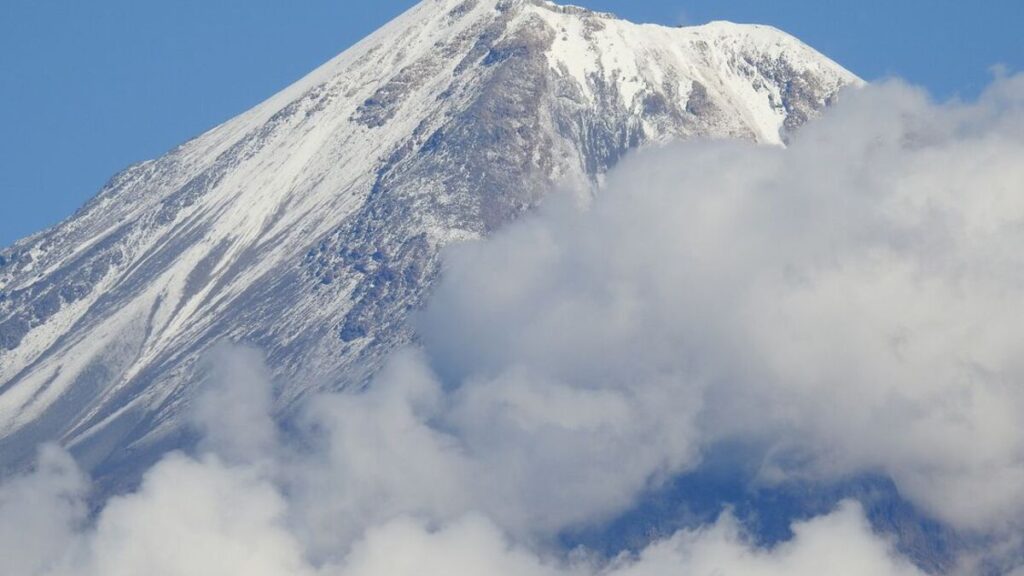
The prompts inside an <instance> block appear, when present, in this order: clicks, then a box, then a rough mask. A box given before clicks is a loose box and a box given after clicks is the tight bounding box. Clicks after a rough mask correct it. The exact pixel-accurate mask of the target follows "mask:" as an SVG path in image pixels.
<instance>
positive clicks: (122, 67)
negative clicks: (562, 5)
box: [0, 0, 1024, 245]
mask: <svg viewBox="0 0 1024 576" xmlns="http://www.w3.org/2000/svg"><path fill="white" fill-rule="evenodd" d="M576 3H578V4H583V5H585V6H587V7H590V8H594V9H600V10H608V11H612V12H616V13H617V14H619V15H620V16H623V17H626V18H629V19H631V20H638V21H647V22H660V23H665V24H679V23H702V22H705V21H708V20H713V19H727V20H734V21H741V22H761V23H767V24H773V25H776V26H778V27H780V28H783V29H784V30H787V31H788V32H791V33H793V34H795V35H796V36H798V37H800V38H801V39H803V40H804V41H806V42H808V43H809V44H811V45H812V46H815V47H816V48H818V49H819V50H821V51H822V52H824V53H826V54H828V55H829V56H831V57H832V58H834V59H836V60H837V61H839V62H840V63H842V64H844V65H845V66H847V67H848V68H850V69H851V70H853V71H854V72H856V73H858V74H860V75H862V76H864V77H865V78H868V79H875V78H880V77H885V76H893V75H897V76H902V77H904V78H907V79H909V80H910V81H912V82H915V83H918V84H922V85H924V86H927V87H928V88H929V89H931V90H932V92H933V93H935V94H936V95H937V96H938V97H939V98H942V99H946V98H951V97H955V96H958V95H959V96H964V97H970V96H972V95H974V94H976V93H977V92H978V91H979V90H980V89H981V88H982V87H984V85H985V84H986V82H987V80H988V78H989V69H990V67H991V66H993V65H996V64H1003V65H1006V66H1007V67H1009V68H1010V69H1011V70H1024V34H1022V29H1024V2H1022V1H1021V0H984V1H981V2H964V1H953V0H897V1H893V0H857V1H853V0H848V1H838V0H784V1H781V2H766V1H765V0H576ZM412 4H414V1H413V0H374V1H373V2H356V1H354V0H303V1H302V2H294V1H292V0H287V1H286V0H217V1H210V0H175V1H174V2H169V1H158V0H90V1H89V2H70V1H67V0H2V2H0V78H2V82H3V84H2V85H0V88H2V89H0V127H2V129H0V159H2V160H0V245H7V244H9V243H11V242H13V241H14V240H15V239H17V238H19V237H22V236H24V235H27V234H29V233H32V232H35V231H37V230H40V229H42V228H44V227H46V226H48V225H51V224H54V223H56V222H57V221H59V220H60V219H61V218H63V217H65V216H67V215H69V214H70V213H71V212H73V211H74V210H75V209H76V208H77V207H78V206H80V205H81V204H82V203H83V202H84V201H85V200H87V199H88V198H89V197H91V196H92V195H93V194H95V192H96V191H97V190H98V189H99V188H100V187H101V186H102V185H103V183H104V182H105V181H106V180H107V178H109V177H110V176H111V175H112V174H114V173H115V172H117V171H118V170H120V169H122V168H124V167H126V166H127V165H129V164H131V163H133V162H137V161H140V160H144V159H147V158H152V157H155V156H159V155H160V154H162V153H163V152H165V151H166V150H168V149H169V148H171V147H173V146H175V145H176V144H179V143H181V142H182V141H184V140H186V139H188V138H191V137H193V136H195V135H197V134H199V133H201V132H202V131H204V130H206V129H207V128H210V127H212V126H214V125H216V124H218V123H220V122H222V121H224V120H226V119H228V118H230V117H231V116H233V115H235V114H237V113H239V112H242V111H244V110H246V109H248V108H249V107H251V106H252V105H254V104H256V103H258V102H259V101H261V100H263V99H264V98H266V97H267V96H270V95H271V94H273V93H274V92H276V91H277V90H278V89H280V88H282V87H284V86H286V85H287V84H288V83H290V82H291V81H293V80H295V79H297V78H298V77H300V76H302V75H303V74H304V73H305V72H308V71H309V70H311V69H313V68H314V67H316V66H317V65H318V64H320V63H322V62H323V61H325V60H327V59H328V58H330V57H331V56H333V55H335V54H336V53H338V52H340V51H342V50H343V49H344V48H346V47H347V46H349V45H351V44H352V43H353V42H355V41H357V40H358V39H359V38H361V37H363V36H365V35H366V34H367V33H369V32H371V31H372V30H373V29H375V28H377V27H378V26H380V25H381V24H383V23H385V22H387V21H388V20H390V19H391V18H392V17H393V16H395V15H397V14H398V13H400V12H401V11H403V10H404V9H406V8H408V7H409V6H411V5H412ZM297 5H299V6H301V9H297V8H296V6H297Z"/></svg>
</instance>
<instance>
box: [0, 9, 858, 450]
mask: <svg viewBox="0 0 1024 576" xmlns="http://www.w3.org/2000/svg"><path fill="white" fill-rule="evenodd" d="M859 82H860V81H859V80H858V79H857V78H856V77H855V76H853V75H852V74H850V73H849V72H847V71H845V70H844V69H842V68H841V67H840V66H838V65H836V64H835V63H833V62H832V61H830V60H828V59H827V58H825V57H824V56H822V55H821V54H819V53H817V52H815V51H814V50H812V49H811V48H809V47H807V46H806V45H804V44H803V43H801V42H799V41H798V40H796V39H794V38H792V37H791V36H789V35H787V34H785V33H782V32H780V31H778V30H775V29H772V28H769V27H764V26H746V25H736V24H730V23H725V22H715V23H711V24H707V25H705V26H697V27H687V28H670V27H663V26H655V25H640V24H633V23H630V22H626V21H623V20H619V19H617V18H615V17H613V16H612V15H609V14H603V13H597V12H591V11H589V10H586V9H584V8H579V7H573V6H561V5H557V4H554V3H551V2H547V1H543V0H426V1H424V2H422V3H420V4H418V5H417V6H415V7H413V8H412V9H410V10H409V11H408V12H406V13H405V14H403V15H402V16H400V17H399V18H397V19H396V20H395V21H393V22H392V23H390V24H388V25H387V26H385V27H384V28H382V29H381V30H379V31H377V32H376V33H374V34H372V35H371V36H369V37H368V38H366V39H365V40H363V41H362V42H360V43H358V44H357V45H355V46H353V47H352V48H350V49H349V50H347V51H345V52H344V53H342V54H341V55H339V56H338V57H336V58H335V59H333V60H331V61H330V62H328V63H327V64H325V65H324V66H322V67H321V68H319V69H317V70H316V71H314V72H312V73H311V74H310V75H308V76H307V77H305V78H303V79H301V80H300V81H298V82H296V83H295V84H294V85H292V86H290V87H288V88H286V89H285V90H283V91H282V92H280V93H279V94H277V95H275V96H273V97H271V98H270V99H268V100H267V101H266V102H264V103H263V104H261V105H259V106H257V107H255V108H254V109H252V110H250V111H248V112H246V113H244V114H241V115H240V116H238V117H237V118H235V119H233V120H230V121H228V122H226V123H225V124H223V125H221V126H219V127H216V128H214V129H212V130H210V131H209V132H207V133H206V134H203V135H201V136H199V137H197V138H195V139H194V140H192V141H190V142H188V143H186V144H184V145H182V146H180V147H178V148H176V149H174V150H172V151H171V152H169V153H168V154H167V155H165V156H164V157H162V158H160V159H157V160H153V161H149V162H144V163H141V164H139V165H136V166H133V167H131V168H129V169H127V170H125V171H124V172H122V173H121V174H119V175H117V176H115V177H114V178H113V179H112V180H111V181H110V183H109V184H108V185H107V186H106V187H105V188H104V189H103V190H102V191H101V192H100V193H99V194H98V195H97V196H96V198H95V199H93V200H92V201H90V202H89V203H88V204H87V205H86V206H84V207H83V208H82V209H81V210H80V211H79V212H78V213H76V214H75V215H74V216H73V217H71V218H69V219H68V220H66V221H65V222H63V223H62V224H60V225H58V226H56V227H54V228H53V229H50V230H48V231H45V232H42V233H40V234H37V235H34V236H32V237H30V238H27V239H25V240H23V241H21V242H18V243H16V244H15V245H14V246H12V247H10V248H8V249H5V250H2V251H0V438H2V440H0V464H4V463H6V464H12V463H17V462H19V461H21V459H22V458H24V457H26V456H27V455H29V454H30V453H31V451H32V449H34V445H35V443H37V442H39V441H42V440H60V441H62V442H64V443H65V444H67V445H69V446H71V447H72V448H74V449H75V450H76V452H77V454H78V455H79V457H80V458H82V459H83V461H84V462H86V464H88V465H91V466H94V467H97V468H98V469H100V470H102V469H104V468H105V467H107V468H109V467H115V466H119V465H122V464H124V463H125V462H126V461H129V460H130V459H131V458H133V457H134V454H135V452H134V451H137V450H150V449H156V447H159V446H165V445H173V444H174V443H176V442H179V441H180V436H179V434H180V422H179V415H180V414H181V412H182V408H183V407H184V406H185V405H187V404H188V402H189V401H190V398H191V394H192V390H193V386H194V381H195V379H194V378H193V373H194V369H195V365H196V361H197V359H198V358H199V357H200V356H201V355H202V353H203V352H204V351H205V350H207V349H208V348H209V347H210V346H212V345H213V344H215V343H216V342H218V341H220V340H224V339H230V340H236V341H245V342H250V343H253V344H255V345H258V346H260V347H262V348H263V349H264V350H266V351H267V353H268V355H269V360H270V363H271V365H272V366H273V368H274V370H275V372H276V375H277V376H278V377H279V378H280V380H281V382H282V383H283V385H282V391H281V398H280V402H281V405H282V407H283V406H286V405H288V404H289V403H290V402H293V401H294V400H295V399H297V398H299V397H300V396H302V395H303V394H305V393H307V392H308V391H309V390H310V389H312V388H314V387H316V386H334V387H343V386H346V385H349V384H352V383H361V382H363V381H364V379H365V377H366V376H367V375H368V374H370V373H372V372H373V371H374V370H375V369H376V367H377V366H378V365H379V363H380V361H381V359H382V358H383V357H384V356H385V355H386V354H387V353H388V352H389V351H391V350H393V349H394V348H396V347H397V346H400V345H403V344H405V343H407V342H408V341H409V339H410V336H411V334H410V330H409V328H408V327H407V326H406V323H405V319H406V317H407V315H408V313H409V311H410V310H414V309H415V308H416V307H417V306H419V305H420V303H421V302H422V300H423V298H424V296H425V295H426V294H427V293H428V291H429V288H430V286H431V284H432V282H433V281H434V279H435V277H436V275H437V273H438V270H439V266H438V253H439V250H440V249H441V248H442V247H444V246H445V245H447V244H450V243H451V242H453V241H458V240H460V239H467V238H474V237H479V236H481V235H485V234H487V233H489V232H490V231H492V230H494V229H496V228H498V227H500V226H502V225H503V224H505V223H507V222H509V221H510V220H512V219H514V218H516V217H517V216H519V215H520V214H522V213H523V212H525V211H527V210H529V209H530V208H531V207H533V206H535V205H536V204H537V203H538V202H539V201H540V200H541V199H542V197H543V196H544V195H545V194H546V193H547V192H548V191H549V190H552V189H553V188H555V187H556V185H558V184H559V183H561V182H566V181H568V182H574V183H577V184H580V183H584V184H585V183H594V182H597V181H598V180H599V178H600V176H601V174H603V173H604V172H605V171H606V170H608V168H610V167H611V166H613V165H614V164H615V163H616V162H617V161H618V159H619V158H620V157H621V156H622V155H623V154H625V153H626V152H628V151H629V150H632V149H635V148H638V147H641V146H644V145H649V144H652V143H658V142H665V141H669V140H673V139H683V138H696V137H705V138H745V139H750V140H754V141H758V142H762V143H766V144H782V143H784V142H785V140H786V138H787V136H788V134H790V133H791V132H792V131H793V130H795V129H797V128H798V127H799V126H800V125H801V124H803V123H804V122H805V121H806V120H807V119H808V118H810V117H811V116H813V115H814V114H816V113H818V112H819V111H820V110H821V109H822V108H824V107H826V106H827V105H828V104H829V103H830V102H831V101H832V99H833V98H835V96H836V95H837V93H838V92H839V90H840V89H841V88H842V87H844V86H847V85H851V84H857V83H859Z"/></svg>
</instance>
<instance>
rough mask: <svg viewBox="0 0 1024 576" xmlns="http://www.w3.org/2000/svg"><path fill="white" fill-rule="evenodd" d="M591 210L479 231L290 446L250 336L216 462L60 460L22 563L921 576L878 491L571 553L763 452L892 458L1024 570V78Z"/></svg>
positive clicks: (904, 98)
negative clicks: (130, 465) (712, 461)
mask: <svg viewBox="0 0 1024 576" xmlns="http://www.w3.org/2000/svg"><path fill="white" fill-rule="evenodd" d="M580 204H581V203H580V202H576V201H573V200H571V199H568V198H563V199H561V200H556V201H553V202H551V203H550V204H549V205H548V206H546V207H544V209H543V210H541V212H540V213H539V214H537V215H535V216H533V217H530V218H528V219H526V220H524V221H522V222H520V223H518V224H516V225H514V226H512V227H510V228H509V229H507V230H505V231H503V232H501V233H500V234H498V235H497V236H495V237H493V238H491V239H489V240H487V241H483V242H480V243H474V244H467V245H462V246H459V247H456V248H454V249H453V250H451V251H450V252H449V253H448V254H447V256H446V269H445V272H444V280H443V282H442V283H441V285H440V287H439V288H438V290H437V292H436V294H435V297H434V298H433V299H432V302H431V304H430V306H429V307H428V309H427V310H425V311H424V312H423V313H422V314H421V316H420V317H419V318H418V322H417V327H418V330H419V333H420V335H421V342H422V344H421V345H420V346H419V347H417V348H415V349H410V350H406V351H403V352H401V353H399V354H396V355H395V357H394V358H392V360H391V361H390V362H389V363H388V365H387V366H386V367H385V369H384V370H383V371H382V372H381V373H380V374H379V375H378V376H377V377H376V378H375V380H374V382H373V383H372V384H371V386H369V387H368V389H367V390H365V391H361V392H353V393H341V394H332V395H325V396H322V397H318V398H315V399H313V400H311V401H310V402H309V403H308V406H306V407H305V409H304V410H303V411H302V414H301V416H300V417H299V418H298V419H297V421H296V422H295V423H293V425H292V426H291V427H290V428H289V433H288V434H287V435H285V434H282V432H281V431H280V430H279V429H278V427H277V425H276V424H275V422H274V420H273V418H272V416H271V410H272V406H273V392H272V391H273V385H272V382H271V378H270V376H269V374H268V371H267V370H266V369H265V368H264V367H263V365H262V362H261V359H260V357H259V354H258V353H257V352H256V351H253V350H248V349H244V348H223V349H220V350H217V351H215V352H214V353H213V354H212V355H211V357H210V359H209V369H208V370H207V371H206V374H207V375H208V380H209V382H208V386H207V392H206V393H205V394H203V395H201V397H200V399H199V400H198V401H197V403H196V407H195V411H194V412H195V416H194V418H193V425H194V427H195V428H196V429H197V430H198V431H199V432H200V433H201V434H202V437H203V441H202V442H200V444H199V448H198V449H197V451H196V453H195V454H193V455H184V454H172V455H169V456H167V457H166V458H165V459H164V460H163V461H161V462H160V463H158V464H157V465H156V466H154V467H153V468H152V469H151V470H150V471H149V472H148V473H147V475H146V476H145V479H144V481H143V483H142V485H141V487H140V488H139V489H138V490H137V491H136V492H134V493H132V494H127V495H123V496H118V497H114V498H111V499H110V500H109V501H107V502H106V503H105V504H104V505H103V507H102V508H101V510H99V511H98V512H97V513H96V514H95V515H94V516H90V515H88V514H87V510H86V505H85V502H86V500H87V498H88V496H89V489H90V488H89V484H88V481H87V480H86V479H85V478H84V476H83V475H82V473H81V472H79V471H78V470H77V468H76V467H75V465H74V463H73V461H72V460H71V459H70V457H69V456H68V455H67V454H65V453H64V452H62V451H61V450H59V449H57V448H53V447H46V448H44V449H43V450H42V452H41V454H40V459H39V464H38V466H37V469H36V470H35V471H33V472H31V473H29V474H27V475H25V476H21V477H17V478H13V479H10V480H8V481H6V482H5V483H4V484H3V485H0V558H2V560H0V562H3V563H4V565H3V568H4V569H3V570H2V571H3V572H4V573H12V574H25V575H33V576H93V575H95V576H99V575H103V576H120V575H135V574H157V575H167V576H178V575H189V576H197V575H198V576H202V575H206V574H210V575H213V574H217V575H223V574H247V575H257V576H259V575H266V576H281V575H299V576H304V575H317V576H378V575H379V576H384V575H387V576H401V575H403V574H410V575H411V574H417V575H423V574H428V575H429V574H445V575H455V576H457V575H460V574H466V575H470V574H474V575H476V574H482V573H486V574H496V575H499V576H501V575H506V574H507V575H517V576H534V575H536V576H542V575H543V576H663V575H669V574H673V575H677V574H697V575H700V574H741V575H747V574H750V575H774V574H780V575H781V574H787V575H797V576H799V575H802V574H808V575H810V574H814V575H817V574H823V573H828V574H850V575H860V574H872V575H890V574H891V575H910V574H920V573H921V572H920V571H919V570H918V569H917V568H915V567H913V566H912V565H911V564H910V563H909V562H908V561H907V560H906V559H905V558H902V557H901V556H900V554H899V553H898V552H896V551H895V549H894V546H893V543H892V541H891V540H890V539H889V537H887V536H885V535H880V534H877V533H875V532H874V530H873V529H872V527H871V525H870V524H869V523H868V521H867V520H866V519H865V515H864V513H863V511H862V509H861V507H860V506H859V505H858V504H857V503H854V502H846V503H843V504H841V505H840V506H839V507H838V508H837V509H836V510H835V511H833V512H832V513H830V514H827V515H824V516H821V517H818V518H813V519H810V520H808V521H805V522H800V523H797V524H795V525H794V527H793V533H794V536H793V538H792V539H791V540H790V541H788V542H784V543H782V544H779V545H778V546H775V547H773V548H770V549H768V548H763V547H760V546H758V545H757V544H755V539H754V538H752V537H751V535H749V534H747V533H746V531H745V529H744V527H743V526H742V525H741V524H740V523H739V522H738V521H737V520H735V519H734V518H733V517H732V515H731V514H729V513H728V512H726V513H725V514H723V515H722V517H721V518H719V519H718V520H717V521H716V522H714V523H711V524H709V525H706V526H702V527H698V528H694V529H691V530H683V531H680V532H678V533H676V534H675V535H672V536H670V537H668V538H665V539H661V540H656V541H653V542H651V543H650V544H649V545H648V546H647V547H646V548H643V549H642V550H640V551H638V552H635V553H634V552H625V551H624V552H623V553H622V554H620V555H618V556H615V557H613V558H608V557H605V556H601V555H598V554H596V553H595V552H593V551H589V550H586V549H575V550H564V549H561V548H560V547H559V546H558V544H557V542H558V539H557V536H558V535H559V534H561V533H562V532H564V531H566V530H572V529H575V528H579V527H586V526H595V525H600V524H601V523H603V522H606V521H608V520H610V519H612V518H614V517H615V515H616V514H620V513H622V512H623V511H626V510H628V509H629V508H630V507H632V506H634V505H635V504H636V503H637V501H638V500H639V499H640V498H642V497H643V495H644V493H645V492H647V491H648V490H651V489H652V488H656V487H657V486H659V485H660V484H661V483H663V482H665V481H666V480H668V479H670V478H673V477H674V476H677V475H679V474H683V473H686V472H688V471H692V470H694V469H697V468H698V467H699V466H700V465H701V462H702V461H703V460H704V459H705V458H707V457H708V455H709V454H711V453H713V452H714V451H715V450H719V449H721V448H720V447H721V446H723V445H727V444H730V443H736V442H740V443H746V444H750V445H752V446H755V447H756V450H754V451H753V452H752V454H754V457H755V458H757V462H756V464H757V466H758V467H759V469H760V470H761V473H760V478H759V481H761V482H765V483H785V482H789V481H791V480H794V479H800V480H802V481H810V482H821V483H828V482H833V481H836V480H840V479H842V478H846V477H850V476H855V475H858V474H864V473H875V474H883V475H885V476H887V477H890V478H891V479H892V480H893V481H894V482H895V484H896V486H897V487H898V489H899V491H900V493H901V494H902V495H903V496H905V497H906V498H908V499H909V500H910V501H911V502H913V503H914V504H915V505H917V506H918V507H920V508H921V509H922V510H924V511H926V512H927V513H928V514H930V515H932V516H934V517H935V518H938V519H940V520H941V521H943V522H944V523H946V524H948V525H949V526H952V527H954V528H956V529H957V530H959V531H961V532H962V533H965V534H971V535H974V536H977V537H978V538H981V539H983V540H984V541H986V542H992V543H993V548H992V550H990V551H987V552H989V553H991V554H993V555H996V554H997V555H998V559H999V561H1001V562H1003V563H1004V564H1003V565H1002V566H1004V567H1005V570H1004V572H1005V573H1011V572H1012V569H1013V568H1014V567H1016V566H1019V565H1020V562H1015V561H1014V560H1015V558H1016V559H1019V558H1020V557H1019V556H1014V551H1016V550H1019V548H1018V546H1019V535H1020V534H1021V531H1022V529H1024V526H1022V524H1021V520H1020V519H1021V518H1024V428H1022V424H1021V420H1020V419H1019V417H1018V415H1019V414H1020V413H1021V411H1022V409H1024V355H1022V354H1021V343H1022V342H1024V322H1022V320H1024V318H1022V314H1024V290H1022V287H1024V251H1022V250H1021V249H1020V247H1021V246H1024V77H1010V78H1002V79H999V80H997V81H996V82H995V83H994V85H993V86H992V87H991V88H990V89H989V90H988V91H987V92H986V93H985V94H984V95H983V96H982V97H981V98H980V99H979V100H978V101H977V102H974V103H952V104H942V105H939V104H935V103H933V102H931V101H929V99H928V98H927V96H926V95H925V94H923V93H922V92H920V91H918V90H916V89H914V88H911V87H908V86H905V85H903V84H901V83H898V82H890V83H886V84H882V85H878V86H872V87H868V88H866V89H863V90H860V91H856V92H850V93H847V94H846V95H845V97H844V99H843V101H842V103H841V104H840V105H838V106H837V107H836V108H835V109H834V110H832V111H830V112H829V113H828V114H827V115H826V116H825V117H824V118H823V119H821V120H820V121H817V122H814V123H812V124H810V125H808V126H807V127H806V128H805V129H803V130H802V131H801V132H800V134H799V135H798V137H797V138H796V139H795V141H794V142H793V143H792V144H791V146H790V147H789V148H788V149H778V148H766V147H756V146H752V145H746V144H740V143H727V142H719V143H690V144H678V145H671V146H666V147H663V148H660V149H657V150H648V151H645V152H643V153H641V154H638V155H636V156H634V157H632V158H630V159H628V160H626V161H625V162H623V164H622V165H621V166H620V167H619V168H617V169H616V170H615V171H614V172H613V173H611V174H609V176H608V178H607V181H606V182H605V184H604V186H603V188H602V190H601V191H600V193H598V194H597V195H596V196H595V197H594V198H593V200H592V201H588V202H583V203H582V204H583V205H580ZM682 497H685V495H684V496H682ZM970 560H971V559H970V558H965V559H964V566H962V567H960V568H959V569H960V570H962V571H964V572H970V571H971V570H973V569H974V568H973V567H972V565H971V564H969V561H970Z"/></svg>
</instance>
